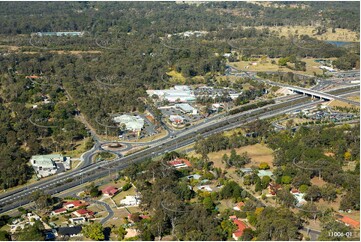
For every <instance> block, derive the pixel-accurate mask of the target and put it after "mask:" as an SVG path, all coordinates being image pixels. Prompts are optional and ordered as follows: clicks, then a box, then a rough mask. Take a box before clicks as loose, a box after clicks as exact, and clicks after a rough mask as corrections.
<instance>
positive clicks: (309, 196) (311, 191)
mask: <svg viewBox="0 0 361 242" xmlns="http://www.w3.org/2000/svg"><path fill="white" fill-rule="evenodd" d="M320 198H321V189H320V188H319V187H318V186H314V185H313V186H310V187H309V188H308V190H307V193H306V195H305V199H306V200H308V201H318V200H319V199H320Z"/></svg>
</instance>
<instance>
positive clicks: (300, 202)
mask: <svg viewBox="0 0 361 242" xmlns="http://www.w3.org/2000/svg"><path fill="white" fill-rule="evenodd" d="M291 194H292V195H293V197H294V198H295V199H296V201H297V204H296V207H301V206H302V205H304V204H305V203H307V201H306V200H305V199H304V198H303V197H304V196H305V194H304V193H300V192H295V193H292V191H291Z"/></svg>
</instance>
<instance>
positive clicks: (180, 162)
mask: <svg viewBox="0 0 361 242" xmlns="http://www.w3.org/2000/svg"><path fill="white" fill-rule="evenodd" d="M168 164H169V165H171V166H173V167H174V168H176V169H179V168H185V167H191V166H192V164H191V163H190V161H189V160H187V159H182V158H176V159H174V160H173V161H170V162H169V163H168Z"/></svg>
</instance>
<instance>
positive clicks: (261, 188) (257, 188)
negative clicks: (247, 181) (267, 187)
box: [254, 179, 263, 192]
mask: <svg viewBox="0 0 361 242" xmlns="http://www.w3.org/2000/svg"><path fill="white" fill-rule="evenodd" d="M262 190H263V187H262V183H261V180H260V179H257V181H256V186H255V188H254V191H255V192H259V191H262Z"/></svg>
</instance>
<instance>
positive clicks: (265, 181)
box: [261, 176, 271, 189]
mask: <svg viewBox="0 0 361 242" xmlns="http://www.w3.org/2000/svg"><path fill="white" fill-rule="evenodd" d="M270 181H271V178H270V177H269V176H264V177H262V179H261V184H262V189H266V188H267V187H268V185H269V183H270Z"/></svg>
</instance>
